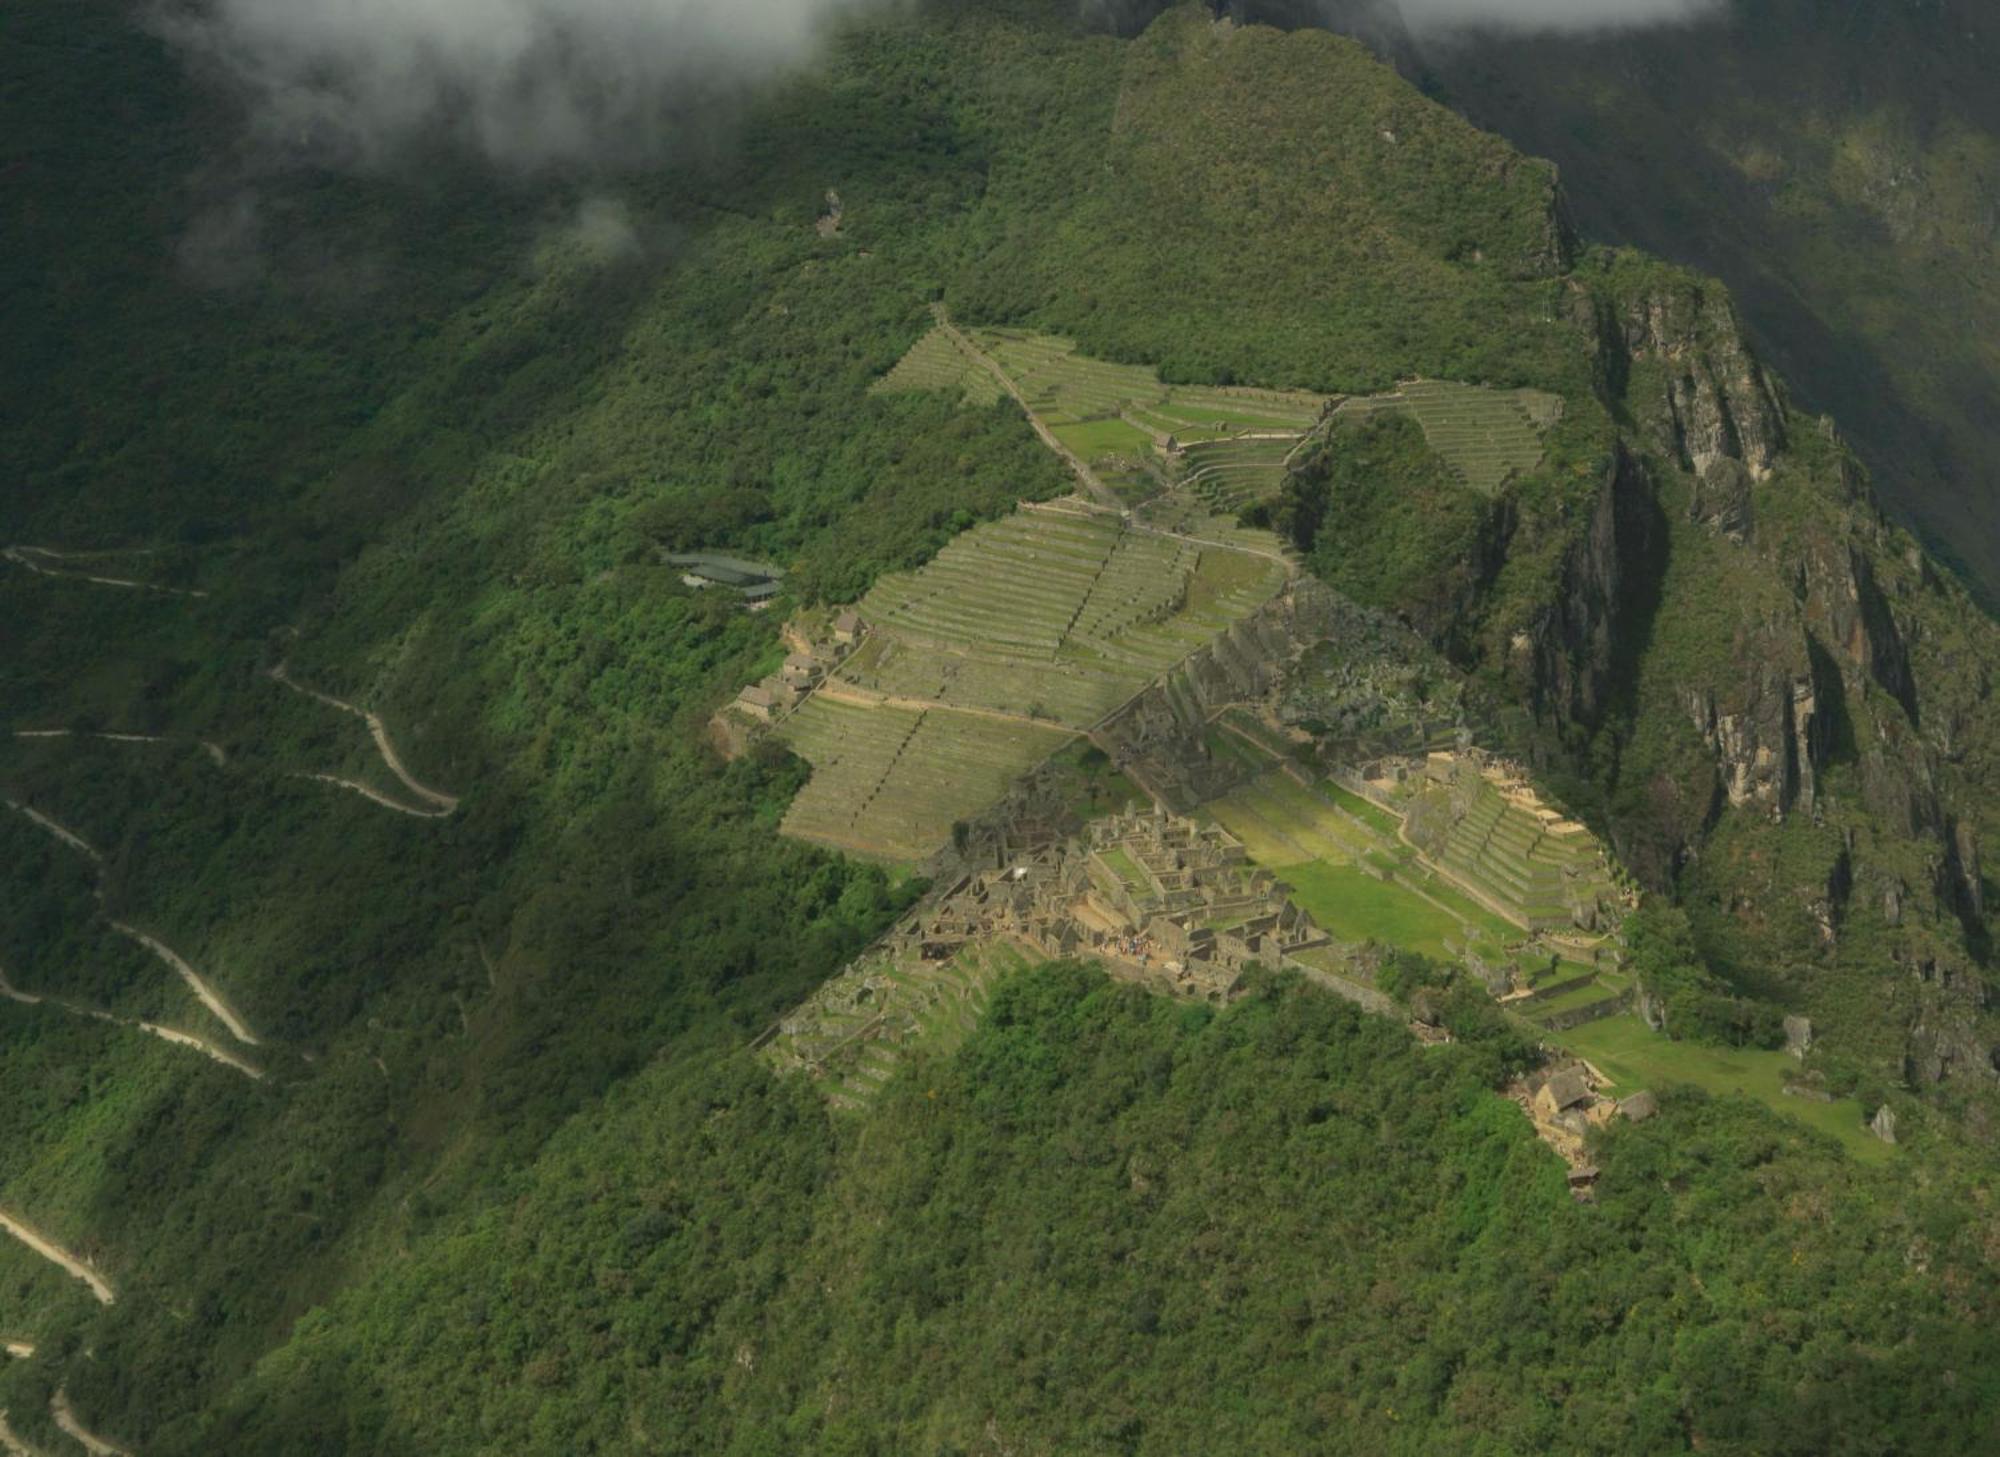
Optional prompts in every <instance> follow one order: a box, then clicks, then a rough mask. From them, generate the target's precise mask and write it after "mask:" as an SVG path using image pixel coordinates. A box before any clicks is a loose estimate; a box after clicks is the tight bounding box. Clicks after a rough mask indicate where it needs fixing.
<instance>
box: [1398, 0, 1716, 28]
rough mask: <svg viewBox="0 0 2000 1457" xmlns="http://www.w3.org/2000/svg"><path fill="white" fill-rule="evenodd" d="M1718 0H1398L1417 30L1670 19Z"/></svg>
mask: <svg viewBox="0 0 2000 1457" xmlns="http://www.w3.org/2000/svg"><path fill="white" fill-rule="evenodd" d="M1722 3H1723V0H1398V3H1397V6H1396V8H1397V9H1398V10H1400V11H1401V12H1402V17H1403V22H1404V24H1406V25H1407V26H1408V27H1409V28H1410V30H1411V31H1413V32H1415V33H1417V34H1425V33H1435V32H1439V31H1463V30H1514V31H1556V30H1560V31H1594V30H1617V29H1622V28H1624V27H1628V26H1639V25H1673V24H1679V23H1683V22H1686V21H1690V20H1699V19H1702V18H1703V17H1705V16H1708V15H1712V14H1714V13H1715V12H1716V11H1717V10H1719V9H1720V8H1721V5H1722Z"/></svg>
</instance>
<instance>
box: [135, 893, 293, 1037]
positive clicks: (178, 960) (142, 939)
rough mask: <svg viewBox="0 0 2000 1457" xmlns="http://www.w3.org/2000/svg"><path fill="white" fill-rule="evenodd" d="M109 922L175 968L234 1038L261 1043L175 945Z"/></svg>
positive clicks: (137, 930)
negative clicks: (175, 948) (177, 950)
mask: <svg viewBox="0 0 2000 1457" xmlns="http://www.w3.org/2000/svg"><path fill="white" fill-rule="evenodd" d="M110 925H111V929H112V930H114V931H116V932H117V933H118V934H119V935H121V936H126V937H130V938H131V939H132V940H134V941H137V942H138V943H139V944H140V945H141V946H143V947H145V948H146V949H147V950H148V951H150V952H152V953H153V954H154V955H155V956H157V957H159V958H160V960H162V961H164V962H166V964H167V965H168V966H170V967H172V968H173V970H174V974H175V975H177V976H178V977H180V979H181V980H182V981H184V982H186V983H187V985H188V989H189V990H191V991H192V992H193V993H194V994H195V996H197V997H198V998H200V999H201V1004H202V1005H203V1006H204V1007H206V1008H208V1010H209V1011H211V1012H213V1013H215V1015H216V1018H217V1020H219V1021H220V1022H221V1023H222V1025H223V1026H225V1027H227V1028H228V1029H229V1035H230V1036H231V1037H234V1038H235V1039H236V1040H237V1041H238V1042H240V1043H242V1044H243V1045H244V1046H245V1047H257V1046H260V1045H261V1044H259V1042H258V1041H257V1034H256V1033H254V1032H252V1031H251V1030H250V1026H249V1024H248V1023H247V1022H245V1021H244V1020H243V1018H242V1015H241V1014H240V1013H238V1012H237V1010H236V1009H235V1008H234V1007H232V1006H230V1005H229V1003H228V1001H227V1000H226V999H225V998H224V997H223V995H222V993H220V992H218V991H217V990H216V989H215V988H214V986H212V985H211V984H210V983H209V981H208V980H207V978H205V977H204V976H202V974H201V973H200V972H198V971H196V970H195V969H194V968H193V967H192V966H189V965H188V964H187V962H186V961H185V960H184V959H183V958H182V957H181V956H180V954H179V953H178V952H176V951H175V950H174V949H173V947H171V946H169V945H167V944H166V943H165V942H164V941H161V940H160V939H159V938H158V937H155V936H149V935H147V934H146V933H145V932H144V931H141V930H140V929H139V928H138V927H136V926H128V925H126V924H125V922H123V921H112V922H111V923H110Z"/></svg>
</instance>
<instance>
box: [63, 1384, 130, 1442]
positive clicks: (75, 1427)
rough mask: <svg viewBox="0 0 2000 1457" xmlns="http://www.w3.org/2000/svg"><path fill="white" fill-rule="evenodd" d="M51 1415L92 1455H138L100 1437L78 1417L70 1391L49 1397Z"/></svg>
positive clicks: (65, 1432) (72, 1438) (106, 1438)
mask: <svg viewBox="0 0 2000 1457" xmlns="http://www.w3.org/2000/svg"><path fill="white" fill-rule="evenodd" d="M49 1415H50V1416H52V1417H54V1418H55V1422H56V1425H57V1426H59V1427H61V1428H62V1429H63V1433H64V1434H65V1435H66V1436H68V1437H69V1438H70V1439H71V1440H72V1441H74V1442H76V1443H77V1444H78V1445H80V1446H81V1447H82V1448H83V1450H84V1451H86V1452H88V1453H90V1457H138V1454H137V1453H135V1452H133V1450H132V1449H131V1448H130V1447H121V1446H119V1445H118V1444H117V1443H116V1442H114V1441H112V1440H111V1439H110V1438H108V1437H100V1436H98V1435H97V1433H95V1432H93V1431H91V1430H90V1429H89V1428H88V1427H86V1426H84V1424H83V1423H82V1422H80V1421H78V1420H77V1419H76V1408H75V1407H73V1406H71V1405H70V1404H69V1392H67V1391H58V1392H56V1394H55V1395H54V1396H52V1397H50V1398H49Z"/></svg>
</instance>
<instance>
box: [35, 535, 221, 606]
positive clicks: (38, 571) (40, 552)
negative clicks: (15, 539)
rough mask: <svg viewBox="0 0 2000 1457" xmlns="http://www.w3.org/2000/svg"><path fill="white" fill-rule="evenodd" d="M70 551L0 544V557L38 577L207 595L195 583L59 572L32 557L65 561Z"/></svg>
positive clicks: (173, 594) (169, 594)
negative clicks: (172, 584)
mask: <svg viewBox="0 0 2000 1457" xmlns="http://www.w3.org/2000/svg"><path fill="white" fill-rule="evenodd" d="M74 555H75V554H74V553H65V552H59V551H50V550H49V549H48V548H47V547H41V546H9V547H0V557H5V558H6V559H7V560H8V561H10V562H12V563H14V565H16V566H18V567H26V568H27V569H28V570H29V571H31V572H33V573H34V574H35V575H36V576H38V577H54V578H56V579H57V580H59V581H68V582H95V583H97V584H98V585H99V586H100V587H124V588H127V589H129V590H131V591H136V592H158V593H160V594H161V595H162V596H166V597H206V596H207V595H208V593H206V592H204V591H201V590H200V589H199V588H196V587H162V586H159V585H158V584H156V583H153V582H140V581H135V580H134V579H132V578H131V577H100V576H98V575H96V574H95V573H93V572H59V571H55V570H52V569H51V568H49V567H45V566H41V565H39V564H38V563H37V562H36V561H35V558H36V557H41V558H43V559H45V560H47V561H67V560H69V559H70V558H71V557H72V556H74Z"/></svg>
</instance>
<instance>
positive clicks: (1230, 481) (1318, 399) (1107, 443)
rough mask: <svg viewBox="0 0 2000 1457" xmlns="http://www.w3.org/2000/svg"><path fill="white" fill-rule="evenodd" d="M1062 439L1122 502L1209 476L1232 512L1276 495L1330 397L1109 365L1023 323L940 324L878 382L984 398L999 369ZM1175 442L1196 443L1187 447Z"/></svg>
mask: <svg viewBox="0 0 2000 1457" xmlns="http://www.w3.org/2000/svg"><path fill="white" fill-rule="evenodd" d="M1002 377H1004V378H1005V380H1006V381H1007V385H1008V386H1010V387H1011V389H1012V391H1013V392H1014V393H1015V395H1016V396H1017V397H1018V398H1019V400H1020V402H1021V405H1022V407H1023V408H1024V409H1026V410H1027V411H1028V412H1029V414H1030V415H1032V416H1033V417H1034V418H1035V420H1036V421H1037V422H1038V423H1039V424H1041V425H1042V426H1043V427H1044V428H1046V429H1047V430H1048V431H1049V434H1050V436H1051V437H1052V438H1053V439H1054V440H1055V441H1057V442H1058V443H1059V444H1060V446H1061V447H1062V448H1063V449H1065V450H1068V451H1070V452H1071V453H1073V454H1074V455H1075V456H1076V458H1077V460H1078V461H1080V462H1082V463H1083V465H1084V466H1085V467H1086V468H1087V469H1088V470H1089V471H1090V472H1092V473H1093V474H1094V475H1095V476H1096V478H1097V479H1098V480H1099V481H1101V482H1102V483H1103V484H1104V485H1106V486H1108V487H1109V488H1110V490H1111V491H1112V492H1113V493H1114V494H1115V495H1117V496H1118V497H1120V498H1121V499H1124V500H1126V501H1128V502H1134V503H1136V502H1138V501H1142V500H1145V499H1147V498H1149V497H1151V496H1154V495H1157V494H1158V493H1159V492H1160V491H1161V490H1162V488H1164V487H1167V486H1169V485H1173V484H1194V483H1195V475H1196V472H1197V471H1198V470H1199V469H1200V468H1202V467H1206V468H1207V474H1206V475H1205V476H1204V477H1203V480H1207V479H1208V477H1212V476H1215V475H1216V471H1217V468H1218V467H1224V466H1226V467H1227V469H1226V470H1224V471H1223V472H1222V475H1223V476H1225V477H1227V480H1226V481H1225V480H1221V479H1217V480H1215V481H1213V482H1210V485H1211V486H1215V487H1222V486H1233V487H1234V489H1233V491H1231V490H1227V489H1225V490H1221V491H1219V492H1218V493H1217V494H1216V495H1215V496H1214V499H1215V501H1216V502H1217V504H1218V506H1223V505H1226V506H1227V509H1229V510H1232V511H1233V510H1235V509H1237V508H1238V507H1239V506H1240V504H1242V503H1243V502H1247V501H1248V500H1251V499H1258V498H1261V497H1263V496H1267V495H1270V494H1274V493H1275V492H1276V491H1277V489H1278V486H1279V484H1280V482H1281V480H1282V477H1283V472H1282V469H1281V468H1280V467H1281V466H1282V463H1283V461H1284V458H1285V456H1286V455H1287V454H1289V453H1290V452H1291V450H1292V449H1294V448H1295V447H1296V446H1297V445H1298V443H1299V442H1300V441H1301V440H1303V439H1304V438H1305V436H1306V433H1307V432H1308V431H1309V430H1310V429H1311V428H1312V426H1313V425H1314V424H1316V423H1317V422H1318V421H1319V420H1320V418H1321V417H1322V416H1323V415H1324V414H1325V413H1326V409H1327V406H1328V405H1329V404H1330V403H1331V401H1330V400H1329V399H1328V398H1327V397H1326V396H1323V395H1316V394H1310V393H1306V392H1304V391H1298V390H1268V389H1249V388H1241V387H1234V386H1190V385H1170V384H1167V383H1166V382H1165V381H1163V380H1162V379H1161V378H1160V376H1159V373H1158V371H1157V370H1154V369H1151V368H1149V367H1146V366H1143V365H1132V364H1111V363H1107V362H1105V361H1103V360H1099V359H1091V358H1089V357H1087V356H1085V355H1083V354H1080V353H1078V352H1077V347H1076V345H1075V344H1074V343H1072V342H1071V341H1070V340H1067V339H1062V338H1058V337H1056V336H1054V335H1049V334H1035V333H1029V332H1027V331H1024V330H1019V329H975V330H971V331H960V330H957V329H954V328H952V327H950V325H949V324H948V323H944V322H941V323H940V325H939V327H938V328H936V329H933V330H932V331H931V332H930V333H929V334H926V335H925V336H924V337H923V338H922V339H920V340H918V341H917V343H916V344H915V346H913V347H912V348H911V350H910V352H909V353H908V354H906V355H905V356H904V357H903V359H902V360H901V361H900V362H899V363H898V364H897V365H896V367H895V368H894V369H892V370H890V371H889V373H888V374H887V375H885V376H883V378H882V379H881V380H879V381H877V383H876V385H875V388H876V389H877V390H878V391H888V390H923V389H929V390H941V391H944V392H946V393H952V394H956V395H958V396H959V397H960V398H961V399H963V400H965V401H967V402H969V403H975V404H980V403H988V402H990V400H991V399H994V398H997V397H998V394H999V393H1000V392H1001V389H1002V386H1001V384H1000V380H1001V378H1002ZM1183 447H1199V448H1201V451H1202V454H1201V456H1200V458H1199V459H1197V458H1196V453H1195V451H1194V450H1189V451H1188V453H1187V454H1186V455H1185V456H1183V455H1182V454H1181V452H1182V449H1183Z"/></svg>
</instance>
